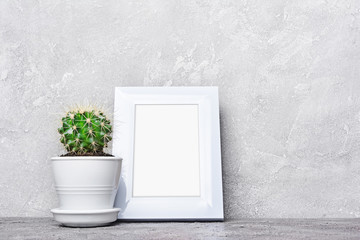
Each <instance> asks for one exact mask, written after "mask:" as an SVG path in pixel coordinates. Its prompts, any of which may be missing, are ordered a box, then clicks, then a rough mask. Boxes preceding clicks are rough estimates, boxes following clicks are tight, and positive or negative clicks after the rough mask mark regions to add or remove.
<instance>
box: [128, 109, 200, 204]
mask: <svg viewBox="0 0 360 240" xmlns="http://www.w3.org/2000/svg"><path fill="white" fill-rule="evenodd" d="M134 135H135V139H134V168H133V171H134V172H133V178H134V179H133V196H134V197H162V196H164V197H175V196H176V197H178V196H183V197H186V196H188V197H190V196H200V159H199V108H198V105H196V104H194V105H176V104H174V105H172V104H169V105H167V104H159V105H156V104H151V105H147V104H144V105H143V104H142V105H135V134H134Z"/></svg>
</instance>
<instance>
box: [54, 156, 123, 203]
mask: <svg viewBox="0 0 360 240" xmlns="http://www.w3.org/2000/svg"><path fill="white" fill-rule="evenodd" d="M51 160H52V166H53V171H54V177H55V189H56V192H57V194H58V197H59V202H60V207H59V209H63V210H97V209H112V208H113V206H114V200H115V196H116V192H117V188H118V183H119V177H120V171H121V158H118V157H102V156H99V157H98V156H95V157H53V158H51Z"/></svg>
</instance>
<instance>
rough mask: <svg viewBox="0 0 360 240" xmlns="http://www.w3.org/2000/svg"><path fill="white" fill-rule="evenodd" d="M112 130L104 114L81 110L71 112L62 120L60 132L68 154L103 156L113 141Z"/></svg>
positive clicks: (61, 140)
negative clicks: (109, 143) (108, 144)
mask: <svg viewBox="0 0 360 240" xmlns="http://www.w3.org/2000/svg"><path fill="white" fill-rule="evenodd" d="M111 128H112V127H111V124H110V120H108V119H107V118H106V116H105V115H104V114H103V113H102V112H100V111H97V110H89V111H87V110H86V111H85V110H82V109H79V110H74V111H69V112H68V113H67V114H66V117H64V118H62V127H60V128H59V129H58V132H59V133H60V134H61V138H60V142H61V143H63V144H64V146H65V149H66V150H67V151H68V154H72V155H76V156H81V155H101V154H105V153H104V152H103V149H104V147H107V143H108V142H109V141H111V139H112V138H111V136H110V135H111V132H112V129H111Z"/></svg>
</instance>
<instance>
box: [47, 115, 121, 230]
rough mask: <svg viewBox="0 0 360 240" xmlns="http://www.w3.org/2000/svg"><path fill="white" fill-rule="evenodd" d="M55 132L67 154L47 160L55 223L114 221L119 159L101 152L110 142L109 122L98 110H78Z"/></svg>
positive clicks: (83, 224)
mask: <svg viewBox="0 0 360 240" xmlns="http://www.w3.org/2000/svg"><path fill="white" fill-rule="evenodd" d="M58 132H59V133H60V141H61V143H62V144H64V147H65V149H66V151H67V154H64V155H61V156H60V157H53V158H52V159H51V160H52V166H53V171H54V178H55V189H56V192H57V195H58V197H59V204H60V206H59V208H56V209H52V210H51V212H52V213H53V215H54V217H55V220H57V221H58V222H60V223H62V224H64V225H67V226H80V227H81V226H86V227H89V226H99V225H104V224H108V223H110V222H113V221H115V220H116V219H117V213H118V212H119V210H120V209H117V208H113V205H114V200H115V196H116V192H117V188H118V182H119V177H120V169H121V158H119V157H115V156H112V155H110V154H107V153H105V152H104V151H103V150H104V148H106V147H107V144H108V143H109V142H110V141H111V132H112V126H111V123H110V120H109V119H108V118H107V117H106V116H105V115H104V113H103V112H101V111H98V110H93V109H86V108H78V109H75V110H72V111H69V112H68V113H67V114H66V116H65V117H63V118H62V126H61V127H60V128H59V129H58Z"/></svg>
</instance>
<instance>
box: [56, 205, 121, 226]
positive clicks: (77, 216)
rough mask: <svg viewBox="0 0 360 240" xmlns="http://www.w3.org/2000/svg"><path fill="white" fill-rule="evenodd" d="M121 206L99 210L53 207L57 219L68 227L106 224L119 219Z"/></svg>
mask: <svg viewBox="0 0 360 240" xmlns="http://www.w3.org/2000/svg"><path fill="white" fill-rule="evenodd" d="M119 211H120V208H111V209H99V210H62V209H59V208H54V209H51V212H52V214H53V215H54V219H55V221H57V222H59V223H61V224H63V225H64V226H68V227H98V226H105V225H108V224H110V223H112V222H115V221H116V220H117V216H118V213H119Z"/></svg>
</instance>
